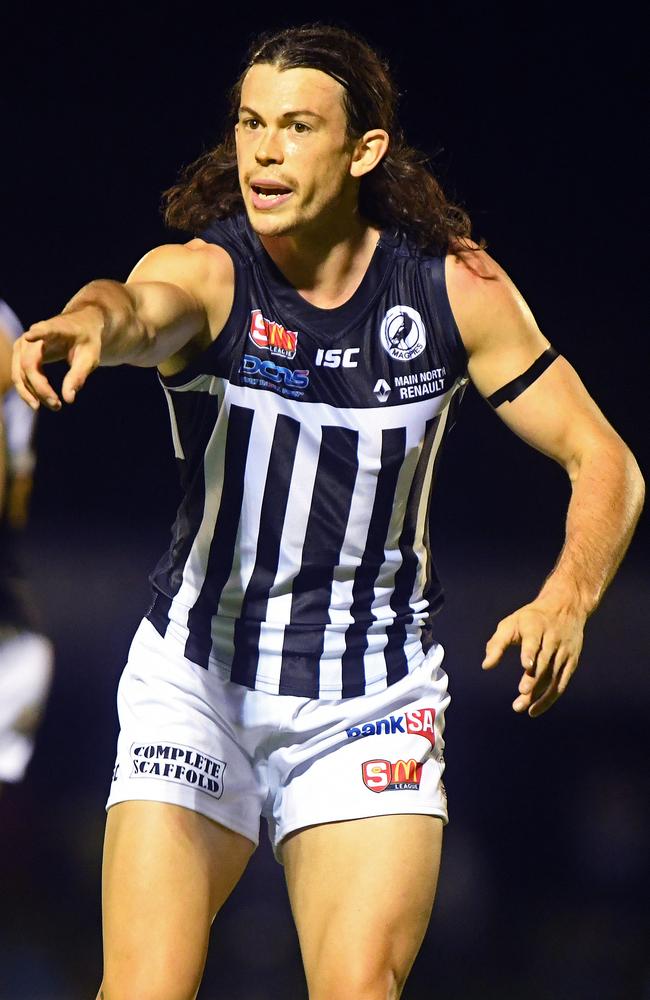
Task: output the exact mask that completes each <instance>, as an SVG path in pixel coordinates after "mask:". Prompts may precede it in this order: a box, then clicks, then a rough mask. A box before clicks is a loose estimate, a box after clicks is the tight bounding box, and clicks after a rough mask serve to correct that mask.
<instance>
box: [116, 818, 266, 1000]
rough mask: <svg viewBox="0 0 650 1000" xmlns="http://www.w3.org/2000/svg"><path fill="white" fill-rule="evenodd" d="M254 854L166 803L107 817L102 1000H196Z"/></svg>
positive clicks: (242, 840) (238, 839)
mask: <svg viewBox="0 0 650 1000" xmlns="http://www.w3.org/2000/svg"><path fill="white" fill-rule="evenodd" d="M254 849H255V845H254V844H253V843H252V842H251V841H250V840H248V839H247V838H246V837H242V836H241V835H240V834H238V833H234V832H233V831H232V830H227V829H226V828H225V827H223V826H220V825H219V824H218V823H215V822H213V821H212V820H210V819H207V818H206V817H205V816H201V815H200V814H199V813H195V812H192V811H191V810H189V809H184V808H182V807H181V806H176V805H170V804H167V803H163V802H120V803H119V804H117V805H114V806H113V807H112V808H111V809H110V810H109V812H108V817H107V822H106V839H105V843H104V866H103V891H102V911H103V924H104V980H103V983H102V987H101V989H100V993H99V996H100V997H101V996H103V998H104V1000H136V998H137V1000H193V998H194V997H195V996H196V993H197V990H198V988H199V984H200V982H201V976H202V974H203V968H204V966H205V959H206V954H207V947H208V937H209V932H210V924H211V923H212V920H213V919H214V916H215V914H216V913H217V911H218V910H219V909H220V907H221V906H222V905H223V903H224V902H225V900H226V899H227V898H228V896H229V895H230V893H231V892H232V890H233V888H234V887H235V885H236V884H237V882H238V881H239V879H240V877H241V875H242V873H243V871H244V869H245V868H246V865H247V863H248V860H249V858H250V856H251V854H252V853H253V851H254Z"/></svg>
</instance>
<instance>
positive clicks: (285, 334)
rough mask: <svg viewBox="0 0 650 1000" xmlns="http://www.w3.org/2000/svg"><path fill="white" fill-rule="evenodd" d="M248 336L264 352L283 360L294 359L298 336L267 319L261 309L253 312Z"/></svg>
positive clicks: (293, 331) (294, 332)
mask: <svg viewBox="0 0 650 1000" xmlns="http://www.w3.org/2000/svg"><path fill="white" fill-rule="evenodd" d="M248 336H249V337H250V339H251V340H252V341H253V343H254V344H255V345H256V347H260V348H261V349H262V350H263V351H270V352H271V354H276V355H278V356H279V357H281V358H293V357H295V355H296V347H297V346H298V334H297V333H296V331H295V330H285V328H284V327H283V326H282V324H281V323H276V322H275V320H270V319H265V318H264V316H262V310H261V309H253V311H252V312H251V328H250V330H249V332H248Z"/></svg>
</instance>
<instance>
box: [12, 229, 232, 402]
mask: <svg viewBox="0 0 650 1000" xmlns="http://www.w3.org/2000/svg"><path fill="white" fill-rule="evenodd" d="M233 294H234V281H233V267H232V262H231V260H230V257H229V256H228V254H227V253H226V252H225V251H224V250H222V249H221V248H219V247H214V246H209V245H207V244H205V243H203V241H202V240H193V241H191V243H189V244H187V245H185V246H163V247H158V248H157V249H155V250H152V251H151V252H150V253H149V254H147V255H146V256H145V257H144V258H143V259H142V260H141V261H140V263H139V264H138V265H137V266H136V268H135V269H134V271H133V272H132V274H131V275H130V277H129V279H128V281H127V282H126V283H124V284H122V283H120V282H117V281H106V280H99V281H92V282H90V284H88V285H86V286H85V287H84V288H82V289H81V290H80V291H79V292H78V293H77V294H76V295H75V296H74V297H73V298H72V299H71V300H70V302H68V304H67V305H66V306H65V308H64V309H63V311H62V312H61V313H60V314H59V315H58V316H55V317H53V318H52V319H49V320H44V321H43V322H41V323H36V324H34V326H32V327H31V329H29V330H28V331H27V332H26V333H25V334H24V335H23V337H21V338H20V339H19V340H18V341H17V343H16V347H15V348H14V359H13V377H14V382H15V384H16V388H17V390H18V392H19V393H20V395H21V396H22V398H23V399H24V400H25V401H26V402H27V403H29V405H30V406H32V407H33V408H34V409H36V408H37V407H38V405H39V404H40V403H41V402H42V403H45V405H46V406H48V407H50V409H54V410H57V409H59V408H60V406H61V400H60V399H59V397H58V395H57V394H56V392H55V391H54V390H53V388H52V386H51V385H50V383H49V381H48V380H47V378H46V377H45V375H44V374H43V365H44V364H47V363H48V362H51V361H60V360H67V362H68V364H69V366H70V369H69V371H68V372H67V374H66V376H65V378H64V380H63V386H62V392H61V395H62V396H63V399H64V400H65V401H66V402H68V403H72V402H73V401H74V398H75V396H76V394H77V392H78V391H79V389H80V388H81V387H82V386H83V385H84V383H85V381H86V379H87V377H88V375H89V374H90V373H91V372H92V371H93V370H94V369H95V368H96V367H97V366H98V365H99V364H102V365H118V364H125V363H126V364H132V365H137V366H143V367H148V366H155V365H158V366H159V367H160V369H161V371H163V373H165V374H170V373H173V372H176V371H180V370H182V368H184V367H185V366H186V365H187V364H188V362H189V360H191V358H192V357H194V356H195V355H196V354H198V353H199V352H200V351H202V350H204V349H205V348H206V347H207V346H208V344H209V343H210V342H211V341H212V340H214V339H215V338H216V337H217V336H218V335H219V333H220V332H221V329H222V328H223V326H224V324H225V322H226V319H227V318H228V315H229V313H230V309H231V307H232V300H233Z"/></svg>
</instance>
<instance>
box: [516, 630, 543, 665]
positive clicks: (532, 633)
mask: <svg viewBox="0 0 650 1000" xmlns="http://www.w3.org/2000/svg"><path fill="white" fill-rule="evenodd" d="M542 639H543V631H542V629H541V627H540V625H539V624H538V623H537V622H535V624H526V626H525V627H524V628H522V629H521V665H522V667H523V669H524V670H525V671H526V673H528V674H530V675H531V676H534V674H535V664H536V660H537V655H538V653H539V650H540V646H541V645H542Z"/></svg>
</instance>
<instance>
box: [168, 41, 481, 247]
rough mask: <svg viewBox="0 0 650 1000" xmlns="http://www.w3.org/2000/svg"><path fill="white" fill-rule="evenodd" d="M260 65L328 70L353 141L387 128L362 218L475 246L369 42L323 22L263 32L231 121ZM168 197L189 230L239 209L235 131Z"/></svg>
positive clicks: (235, 94)
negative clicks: (402, 121) (339, 90)
mask: <svg viewBox="0 0 650 1000" xmlns="http://www.w3.org/2000/svg"><path fill="white" fill-rule="evenodd" d="M257 63H270V64H271V65H273V66H277V67H278V68H279V69H282V70H285V69H296V68H300V67H302V68H308V69H318V70H321V71H322V72H323V73H327V74H328V75H329V76H331V77H333V79H335V80H337V81H338V82H339V83H340V84H341V85H342V86H343V88H344V91H345V93H344V105H345V111H346V114H347V121H348V135H349V136H350V138H353V139H355V138H358V137H360V136H362V135H363V134H364V132H367V131H368V130H370V129H374V128H382V129H385V130H386V132H388V134H389V136H390V145H389V148H388V152H387V153H386V155H385V156H384V158H383V159H382V160H381V161H380V162H379V164H378V165H377V166H376V167H375V168H374V169H373V170H371V171H370V172H369V173H367V174H365V175H364V176H363V178H362V179H361V182H360V188H359V211H360V212H361V214H362V216H363V217H364V218H366V219H367V220H368V221H369V222H371V223H373V224H374V225H376V226H378V227H379V228H381V229H395V228H397V229H398V230H400V231H401V232H403V233H405V234H406V236H407V237H408V238H409V239H410V240H411V241H412V243H413V244H414V245H415V246H416V247H418V248H419V249H421V250H423V251H426V252H433V253H439V252H445V251H447V250H448V249H450V248H451V247H453V246H458V245H459V244H461V245H465V246H469V244H468V242H467V241H468V240H469V237H470V232H471V223H470V220H469V217H468V215H467V213H466V212H465V211H464V210H463V209H462V208H460V207H459V206H458V205H454V204H452V203H451V202H449V201H448V200H447V198H446V197H445V194H444V192H443V190H442V188H441V186H440V184H439V183H438V181H437V180H436V178H435V177H434V176H433V174H432V173H431V171H430V170H429V169H428V168H427V166H426V157H425V156H424V154H423V153H420V152H419V151H418V150H416V149H413V148H412V147H410V146H408V145H407V144H406V142H405V140H404V135H403V132H402V130H401V128H400V125H399V122H398V121H397V116H396V110H397V99H398V92H397V89H396V87H395V84H394V82H393V80H392V79H391V76H390V73H389V70H388V66H387V64H386V63H385V62H384V61H383V60H382V59H381V58H380V57H379V55H378V54H377V53H376V52H375V51H374V50H373V49H372V48H371V47H370V46H369V45H368V43H367V42H365V41H364V40H363V39H362V38H360V37H359V36H358V35H355V34H353V33H352V32H350V31H347V30H346V29H344V28H340V27H334V26H331V25H323V24H310V25H304V26H302V27H297V28H287V29H285V30H283V31H280V32H278V33H276V34H272V35H263V36H262V37H261V38H259V39H258V40H257V41H256V42H255V43H254V44H253V46H252V47H251V49H250V51H249V53H248V58H247V61H246V68H245V69H244V72H243V73H242V74H241V76H240V77H239V79H238V80H237V83H236V84H235V86H234V87H233V88H232V90H231V93H230V112H231V116H232V120H233V123H234V121H236V120H237V115H238V111H239V103H240V96H241V89H242V83H243V80H244V77H245V76H246V73H247V72H248V70H249V69H250V68H251V66H254V65H255V64H257ZM163 199H164V215H165V221H166V222H167V224H168V225H170V226H173V227H174V228H176V229H182V230H186V231H189V232H191V233H197V232H200V231H201V230H203V229H204V228H205V227H206V226H207V225H208V224H209V223H210V222H212V221H213V220H214V219H223V218H226V217H227V216H229V215H232V214H233V213H235V212H237V211H241V210H242V208H243V205H244V202H243V198H242V195H241V191H240V188H239V180H238V174H237V154H236V149H235V136H234V128H230V129H229V131H228V132H227V134H226V136H225V138H224V140H223V142H221V143H220V144H219V145H218V146H217V147H216V148H215V149H212V150H210V151H209V152H207V153H204V154H203V156H201V157H199V159H198V160H196V161H195V162H194V163H192V164H190V166H188V167H186V168H185V170H184V171H183V173H182V175H181V178H180V180H179V182H178V183H177V184H175V185H174V186H173V187H171V188H169V189H168V190H167V191H165V193H164V195H163Z"/></svg>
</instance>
